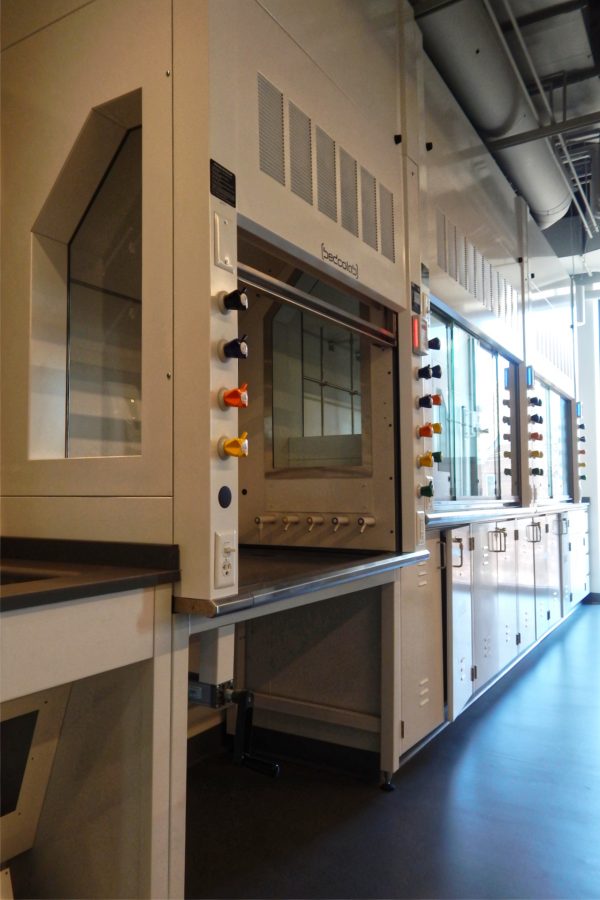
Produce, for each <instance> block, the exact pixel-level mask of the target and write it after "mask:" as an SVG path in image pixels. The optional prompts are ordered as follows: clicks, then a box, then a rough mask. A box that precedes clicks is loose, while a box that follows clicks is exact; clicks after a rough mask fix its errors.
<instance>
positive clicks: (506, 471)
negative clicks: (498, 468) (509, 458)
mask: <svg viewBox="0 0 600 900" xmlns="http://www.w3.org/2000/svg"><path fill="white" fill-rule="evenodd" d="M504 474H505V475H512V469H505V470H504Z"/></svg>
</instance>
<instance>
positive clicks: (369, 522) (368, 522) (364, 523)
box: [357, 516, 375, 534]
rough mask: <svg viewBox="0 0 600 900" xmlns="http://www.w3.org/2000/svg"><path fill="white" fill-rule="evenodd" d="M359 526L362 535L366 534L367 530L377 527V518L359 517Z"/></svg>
mask: <svg viewBox="0 0 600 900" xmlns="http://www.w3.org/2000/svg"><path fill="white" fill-rule="evenodd" d="M357 524H358V527H359V529H360V533H361V534H364V532H365V531H366V530H367V528H372V527H373V526H374V525H375V517H374V516H359V519H358V523H357Z"/></svg>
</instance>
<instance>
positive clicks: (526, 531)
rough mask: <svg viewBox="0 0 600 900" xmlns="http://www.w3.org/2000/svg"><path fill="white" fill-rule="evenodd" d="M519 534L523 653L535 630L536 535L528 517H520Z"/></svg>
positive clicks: (519, 622)
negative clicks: (534, 556)
mask: <svg viewBox="0 0 600 900" xmlns="http://www.w3.org/2000/svg"><path fill="white" fill-rule="evenodd" d="M516 535H517V580H518V591H517V633H518V635H519V644H518V647H519V652H520V653H522V652H523V651H524V650H526V649H527V647H530V646H531V644H533V643H534V641H535V638H536V632H535V573H534V565H533V554H534V544H533V539H534V537H535V535H536V532H535V530H534V529H533V527H532V523H531V522H530V521H529V520H528V519H519V521H518V523H517V528H516Z"/></svg>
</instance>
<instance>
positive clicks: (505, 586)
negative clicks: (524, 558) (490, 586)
mask: <svg viewBox="0 0 600 900" xmlns="http://www.w3.org/2000/svg"><path fill="white" fill-rule="evenodd" d="M493 541H494V543H493V544H492V548H493V550H494V552H495V553H496V560H497V566H498V582H497V590H498V661H499V667H500V668H501V669H503V668H504V666H507V665H508V664H509V663H510V662H511V661H512V660H513V659H514V658H515V656H516V655H517V549H516V541H515V523H514V522H499V523H498V525H497V527H496V533H495V536H494V538H493Z"/></svg>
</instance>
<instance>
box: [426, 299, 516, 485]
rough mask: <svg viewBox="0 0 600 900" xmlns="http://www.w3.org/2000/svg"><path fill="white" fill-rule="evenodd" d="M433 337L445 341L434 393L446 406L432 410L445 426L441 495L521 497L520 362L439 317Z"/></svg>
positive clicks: (437, 441)
mask: <svg viewBox="0 0 600 900" xmlns="http://www.w3.org/2000/svg"><path fill="white" fill-rule="evenodd" d="M429 337H430V338H432V337H434V338H435V337H437V338H439V340H440V350H433V351H432V352H431V362H432V364H434V365H435V364H439V365H441V368H442V377H441V379H439V380H438V381H437V387H436V388H433V390H435V391H438V392H439V393H441V394H442V397H443V403H442V405H441V406H434V407H433V409H432V410H431V413H432V422H434V423H436V422H437V423H439V425H440V426H441V432H438V433H435V434H434V437H433V450H438V451H441V453H442V460H441V462H440V463H438V464H437V467H436V470H435V472H434V491H435V497H436V498H437V499H438V500H441V501H444V500H465V499H472V498H482V499H487V500H505V501H507V500H513V499H515V497H516V493H517V483H518V481H517V474H518V473H517V470H516V461H514V462H513V460H514V453H513V448H514V447H515V446H516V441H515V428H514V427H513V416H512V409H513V408H514V404H515V397H516V392H515V384H516V371H515V365H514V363H512V362H511V361H510V360H508V359H507V358H506V357H504V356H503V355H502V354H500V353H499V352H498V351H497V350H495V349H493V348H492V347H490V346H488V345H487V344H485V343H483V342H482V341H480V340H479V339H478V338H476V337H475V336H474V335H472V334H470V333H469V332H468V331H466V330H465V329H463V328H461V327H460V326H458V325H457V324H456V323H455V322H452V321H451V320H450V319H446V318H445V317H444V316H442V315H440V314H438V313H434V312H432V314H431V322H430V328H429Z"/></svg>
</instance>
